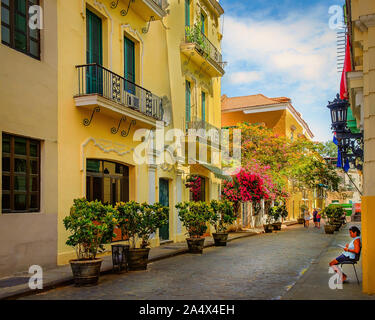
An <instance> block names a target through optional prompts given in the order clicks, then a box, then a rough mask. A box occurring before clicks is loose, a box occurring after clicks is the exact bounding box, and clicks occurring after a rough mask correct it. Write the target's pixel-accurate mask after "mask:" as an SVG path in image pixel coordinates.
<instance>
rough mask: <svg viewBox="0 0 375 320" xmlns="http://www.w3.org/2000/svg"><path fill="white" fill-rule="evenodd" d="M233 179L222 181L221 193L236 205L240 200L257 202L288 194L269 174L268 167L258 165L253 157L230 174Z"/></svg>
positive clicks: (283, 196)
mask: <svg viewBox="0 0 375 320" xmlns="http://www.w3.org/2000/svg"><path fill="white" fill-rule="evenodd" d="M232 179H233V181H231V182H230V181H224V183H223V190H222V194H223V197H224V198H225V199H228V200H229V201H232V202H233V203H235V205H236V207H238V206H239V203H241V202H249V201H250V202H253V203H259V202H260V201H261V200H262V199H264V200H275V199H277V198H280V197H281V198H285V197H287V196H288V194H287V192H286V191H285V190H284V189H281V188H280V187H279V186H278V185H277V184H276V183H275V182H274V181H273V179H272V176H271V175H270V167H269V166H262V165H260V164H259V163H258V162H257V161H256V160H255V159H253V160H252V161H251V162H249V163H248V165H247V166H246V167H244V168H240V169H239V170H238V171H237V173H236V174H235V175H234V176H232Z"/></svg>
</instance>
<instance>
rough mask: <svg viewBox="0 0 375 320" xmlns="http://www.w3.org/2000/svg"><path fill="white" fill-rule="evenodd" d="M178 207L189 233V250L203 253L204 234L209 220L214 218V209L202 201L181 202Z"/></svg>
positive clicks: (179, 214)
mask: <svg viewBox="0 0 375 320" xmlns="http://www.w3.org/2000/svg"><path fill="white" fill-rule="evenodd" d="M176 208H177V210H178V216H179V218H180V220H181V222H182V224H183V225H184V227H185V228H186V230H187V232H188V234H189V238H187V239H186V242H187V245H188V248H189V252H190V253H203V246H204V237H203V235H204V233H205V232H206V230H207V222H208V221H210V220H211V218H212V215H213V212H212V209H211V208H210V206H209V205H208V204H207V203H205V202H202V201H198V202H196V201H189V202H186V201H185V202H180V203H178V204H177V205H176Z"/></svg>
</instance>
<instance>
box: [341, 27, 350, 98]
mask: <svg viewBox="0 0 375 320" xmlns="http://www.w3.org/2000/svg"><path fill="white" fill-rule="evenodd" d="M350 71H352V64H351V61H350V44H349V34H347V35H346V48H345V61H344V68H343V70H342V75H341V84H340V99H341V100H348V99H349V93H348V84H347V80H346V73H347V72H350Z"/></svg>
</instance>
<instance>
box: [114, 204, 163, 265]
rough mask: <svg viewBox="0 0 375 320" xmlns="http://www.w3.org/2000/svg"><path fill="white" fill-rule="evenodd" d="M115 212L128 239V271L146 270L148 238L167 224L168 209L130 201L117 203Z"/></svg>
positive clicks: (148, 249) (159, 205) (158, 205)
mask: <svg viewBox="0 0 375 320" xmlns="http://www.w3.org/2000/svg"><path fill="white" fill-rule="evenodd" d="M116 210H117V211H118V212H119V215H120V216H121V228H122V229H124V230H126V231H125V232H126V235H127V236H128V237H129V244H130V249H129V261H128V265H129V270H146V269H147V262H148V255H149V252H150V248H149V247H148V246H149V245H150V236H151V235H152V234H153V233H155V232H156V230H157V229H158V228H160V227H162V226H163V225H164V224H166V223H167V221H168V215H169V208H168V207H165V206H162V205H161V204H160V203H155V204H153V205H151V204H147V203H142V204H139V203H138V202H135V201H130V202H126V203H125V202H120V203H117V205H116ZM137 244H139V248H137Z"/></svg>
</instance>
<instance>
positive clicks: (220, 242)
mask: <svg viewBox="0 0 375 320" xmlns="http://www.w3.org/2000/svg"><path fill="white" fill-rule="evenodd" d="M228 235H229V233H227V232H219V233H213V234H212V236H213V238H214V242H215V246H216V247H225V246H226V245H227V241H228Z"/></svg>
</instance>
